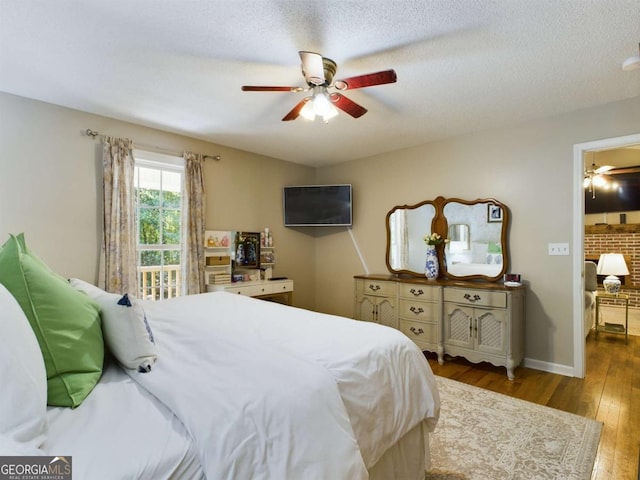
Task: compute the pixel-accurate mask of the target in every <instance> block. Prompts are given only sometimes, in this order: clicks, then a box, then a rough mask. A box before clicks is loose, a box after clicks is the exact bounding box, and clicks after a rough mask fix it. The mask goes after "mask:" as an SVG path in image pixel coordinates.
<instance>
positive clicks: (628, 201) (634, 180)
mask: <svg viewBox="0 0 640 480" xmlns="http://www.w3.org/2000/svg"><path fill="white" fill-rule="evenodd" d="M609 177H610V178H609V180H611V181H615V182H616V183H617V184H618V188H617V189H611V190H604V189H602V188H597V187H596V198H593V194H592V192H590V191H589V189H588V188H585V192H584V211H585V213H605V212H606V213H611V212H633V211H636V210H640V174H638V173H619V174H617V175H610V176H609Z"/></svg>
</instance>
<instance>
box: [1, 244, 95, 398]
mask: <svg viewBox="0 0 640 480" xmlns="http://www.w3.org/2000/svg"><path fill="white" fill-rule="evenodd" d="M0 283H2V284H3V285H4V286H5V287H6V288H7V290H9V292H11V294H12V295H13V296H14V297H15V299H16V300H17V301H18V303H19V304H20V307H21V308H22V310H23V311H24V313H25V315H26V317H27V318H28V319H29V323H30V324H31V328H33V331H34V332H35V335H36V338H37V339H38V344H39V345H40V349H41V350H42V356H43V357H44V362H45V367H46V370H47V403H48V404H49V405H53V406H62V407H77V406H78V405H80V404H81V403H82V401H83V400H84V399H85V398H86V397H87V395H89V393H90V392H91V390H92V389H93V387H94V386H95V385H96V383H98V380H100V376H101V375H102V365H103V360H104V342H103V340H102V330H101V328H100V310H99V307H98V305H97V304H96V303H95V302H94V301H93V300H91V299H90V298H89V297H87V296H86V295H83V294H82V293H81V292H78V291H77V290H75V289H74V288H73V287H71V286H70V285H69V284H68V283H67V282H66V281H64V279H62V278H61V277H60V276H59V275H57V274H56V273H54V272H52V271H51V270H50V269H49V267H47V266H46V265H45V264H44V263H43V262H42V260H40V259H37V258H35V257H34V256H33V255H32V254H29V252H28V250H26V245H25V244H24V238H23V237H21V236H20V238H18V237H15V236H13V235H11V238H9V240H8V241H7V242H6V243H5V244H4V245H3V247H2V249H0Z"/></svg>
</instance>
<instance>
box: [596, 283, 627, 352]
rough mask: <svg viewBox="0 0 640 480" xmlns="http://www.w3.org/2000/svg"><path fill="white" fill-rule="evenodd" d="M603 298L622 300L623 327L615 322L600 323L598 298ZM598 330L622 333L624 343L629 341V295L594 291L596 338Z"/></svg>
mask: <svg viewBox="0 0 640 480" xmlns="http://www.w3.org/2000/svg"><path fill="white" fill-rule="evenodd" d="M603 298H605V299H608V300H622V301H624V327H623V326H622V325H619V324H616V323H606V322H605V323H604V325H601V324H600V300H602V299H603ZM598 332H605V333H615V334H618V335H624V341H625V343H629V295H628V294H626V293H606V292H598V293H596V338H598Z"/></svg>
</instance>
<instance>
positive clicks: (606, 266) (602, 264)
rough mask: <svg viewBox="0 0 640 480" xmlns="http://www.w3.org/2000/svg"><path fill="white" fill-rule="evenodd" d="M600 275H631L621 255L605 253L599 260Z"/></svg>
mask: <svg viewBox="0 0 640 480" xmlns="http://www.w3.org/2000/svg"><path fill="white" fill-rule="evenodd" d="M597 271H598V275H629V269H628V268H627V264H626V262H625V261H624V256H623V255H622V254H621V253H603V254H602V255H600V259H599V260H598V269H597Z"/></svg>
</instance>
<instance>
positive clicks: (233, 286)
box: [207, 279, 293, 305]
mask: <svg viewBox="0 0 640 480" xmlns="http://www.w3.org/2000/svg"><path fill="white" fill-rule="evenodd" d="M207 291H208V292H229V293H235V294H237V295H247V296H249V297H256V298H265V299H270V298H277V297H280V298H283V299H284V301H285V303H286V304H287V305H291V304H292V300H293V299H292V297H293V280H288V279H286V280H256V281H252V282H235V283H219V284H215V285H207Z"/></svg>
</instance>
